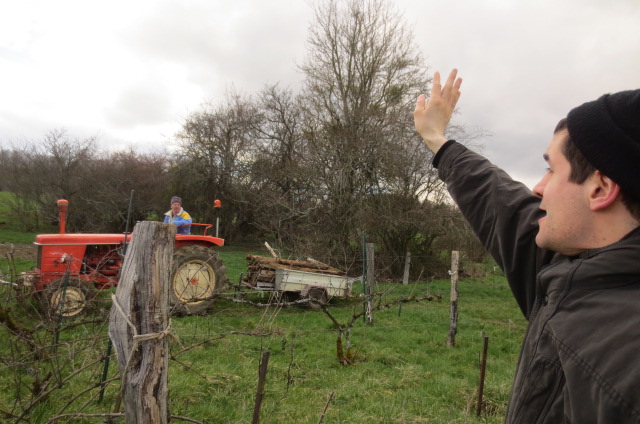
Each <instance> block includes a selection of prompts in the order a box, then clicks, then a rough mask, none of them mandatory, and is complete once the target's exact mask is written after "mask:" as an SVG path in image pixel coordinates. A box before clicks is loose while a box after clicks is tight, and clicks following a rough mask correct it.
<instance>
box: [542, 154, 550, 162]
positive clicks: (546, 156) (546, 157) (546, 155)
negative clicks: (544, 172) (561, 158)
mask: <svg viewBox="0 0 640 424" xmlns="http://www.w3.org/2000/svg"><path fill="white" fill-rule="evenodd" d="M542 157H543V159H544V160H545V162H549V155H548V154H546V153H545V154H543V155H542Z"/></svg>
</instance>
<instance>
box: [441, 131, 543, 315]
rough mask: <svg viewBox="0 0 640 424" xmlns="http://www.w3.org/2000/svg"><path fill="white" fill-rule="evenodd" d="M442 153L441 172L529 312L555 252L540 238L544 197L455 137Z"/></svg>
mask: <svg viewBox="0 0 640 424" xmlns="http://www.w3.org/2000/svg"><path fill="white" fill-rule="evenodd" d="M446 147H447V148H446V150H445V151H444V152H442V154H441V155H438V156H437V157H438V175H439V176H440V178H441V179H442V180H443V181H444V182H445V184H446V185H447V189H448V190H449V193H450V194H451V197H452V198H453V200H454V201H455V202H456V203H457V205H458V207H459V208H460V210H461V212H462V214H463V215H464V217H465V218H466V220H467V221H468V222H469V224H470V225H471V227H472V228H473V230H474V232H475V233H476V235H477V236H478V238H479V239H480V241H481V242H482V244H483V245H484V246H485V248H486V249H487V250H488V251H489V253H490V254H491V256H492V257H493V258H494V259H495V261H496V262H497V263H498V265H499V266H500V268H502V270H503V271H504V273H505V275H506V277H507V280H508V281H509V286H510V287H511V290H512V292H513V294H514V297H515V299H516V301H517V302H518V305H519V306H520V309H521V310H522V313H523V314H524V315H525V317H527V318H529V315H530V312H531V310H532V308H533V306H534V300H535V294H536V289H535V286H536V284H535V283H536V275H537V273H538V271H539V270H540V268H541V267H542V266H543V265H544V264H545V263H548V262H549V261H550V259H551V256H552V252H549V251H546V250H543V249H540V248H538V247H537V246H536V244H535V237H536V234H537V232H538V219H539V218H540V217H541V216H542V211H540V209H539V208H538V206H539V204H540V199H539V198H538V197H536V196H535V195H534V194H533V193H532V192H531V191H530V190H529V189H528V188H527V187H526V186H525V185H523V184H521V183H519V182H516V181H514V180H513V179H512V178H511V177H510V176H509V175H507V173H506V172H504V171H503V170H502V169H500V168H498V167H496V166H495V165H493V164H492V163H491V162H489V161H488V160H487V159H486V158H484V157H482V156H480V155H478V154H476V153H474V152H472V151H470V150H468V149H467V148H466V147H464V146H463V145H461V144H458V143H452V144H451V145H449V146H446Z"/></svg>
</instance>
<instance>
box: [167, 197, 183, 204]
mask: <svg viewBox="0 0 640 424" xmlns="http://www.w3.org/2000/svg"><path fill="white" fill-rule="evenodd" d="M174 203H180V206H182V199H181V198H179V197H178V196H173V197H172V198H171V203H170V204H171V205H173V204H174Z"/></svg>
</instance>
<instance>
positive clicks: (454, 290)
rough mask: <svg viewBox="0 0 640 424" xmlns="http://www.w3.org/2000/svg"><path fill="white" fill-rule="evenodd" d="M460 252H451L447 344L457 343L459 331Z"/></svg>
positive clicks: (453, 344) (452, 345) (451, 345)
mask: <svg viewBox="0 0 640 424" xmlns="http://www.w3.org/2000/svg"><path fill="white" fill-rule="evenodd" d="M459 263H460V254H459V252H458V251H457V250H454V251H452V252H451V270H450V271H449V274H451V316H450V322H449V338H448V340H447V346H449V347H454V346H455V345H456V333H457V332H458V266H459Z"/></svg>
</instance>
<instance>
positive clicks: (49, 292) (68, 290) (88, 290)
mask: <svg viewBox="0 0 640 424" xmlns="http://www.w3.org/2000/svg"><path fill="white" fill-rule="evenodd" d="M64 280H65V279H64V278H59V279H57V280H54V281H52V282H51V283H49V284H47V286H46V288H45V289H44V291H43V292H42V297H43V299H42V301H43V304H44V308H45V312H46V314H47V316H48V317H49V318H50V319H59V318H62V319H71V318H76V317H78V316H81V315H82V314H83V313H86V311H87V310H88V309H90V307H91V306H92V305H93V303H94V301H95V298H96V295H97V294H98V291H97V289H96V288H95V287H94V286H93V284H91V283H88V282H86V281H84V280H81V279H79V278H77V277H69V278H68V281H67V284H66V286H65V281H64Z"/></svg>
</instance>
